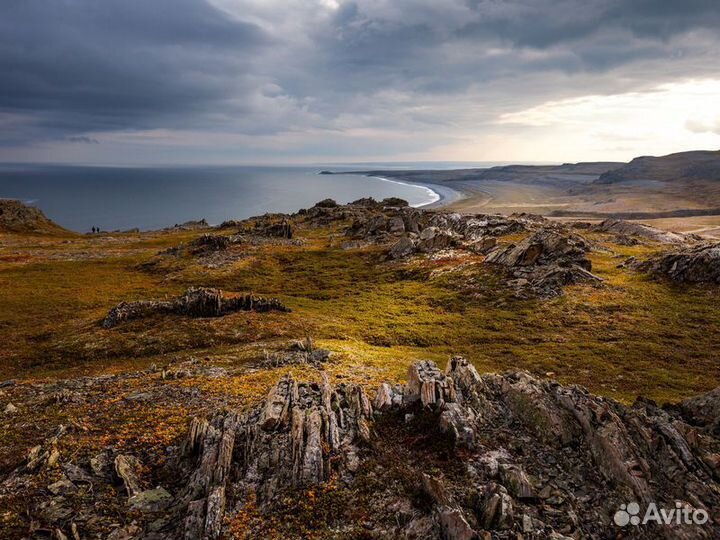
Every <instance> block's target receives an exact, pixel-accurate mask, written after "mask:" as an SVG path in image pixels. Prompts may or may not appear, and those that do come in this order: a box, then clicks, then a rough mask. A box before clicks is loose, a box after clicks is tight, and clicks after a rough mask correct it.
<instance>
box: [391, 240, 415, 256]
mask: <svg viewBox="0 0 720 540" xmlns="http://www.w3.org/2000/svg"><path fill="white" fill-rule="evenodd" d="M414 252H415V242H414V241H413V240H412V239H411V238H408V237H407V236H403V237H402V238H400V240H398V241H397V242H395V244H393V246H392V247H391V248H390V251H389V252H388V257H389V258H390V259H404V258H406V257H409V256H410V255H412V254H413V253H414Z"/></svg>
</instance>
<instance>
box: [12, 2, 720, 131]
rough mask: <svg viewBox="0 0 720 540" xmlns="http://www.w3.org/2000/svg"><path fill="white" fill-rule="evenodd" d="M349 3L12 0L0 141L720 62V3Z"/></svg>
mask: <svg viewBox="0 0 720 540" xmlns="http://www.w3.org/2000/svg"><path fill="white" fill-rule="evenodd" d="M335 4H336V5H335V6H334V7H333V6H332V2H331V1H330V0H285V1H281V0H212V3H211V2H210V0H104V1H102V2H98V1H97V0H5V2H4V3H3V10H2V16H0V69H1V70H2V77H0V132H1V133H0V145H11V144H23V143H27V142H28V141H48V140H65V141H71V140H74V139H73V138H76V139H77V140H82V139H81V138H82V137H87V138H88V139H92V140H96V138H95V136H93V134H95V133H103V132H125V131H133V130H148V129H169V130H182V131H185V132H191V131H197V132H202V131H215V132H220V131H226V132H229V133H235V134H271V133H281V132H283V131H285V130H290V131H293V132H295V133H297V132H303V131H304V130H318V129H321V130H329V131H333V130H334V131H336V132H338V133H341V132H343V131H344V130H346V129H349V128H357V127H362V128H375V127H378V126H380V125H382V124H383V123H384V124H385V125H387V124H388V123H389V122H390V121H392V122H394V123H395V125H398V126H404V127H406V128H408V129H414V127H415V126H417V125H426V126H435V125H440V124H443V123H447V124H452V123H453V122H457V121H460V120H461V119H462V117H463V116H468V115H467V114H465V113H464V111H463V110H462V109H463V107H464V108H467V105H468V103H471V104H472V106H473V111H474V114H476V115H477V116H474V117H473V119H474V120H476V121H483V120H488V119H491V118H493V117H497V116H498V115H500V114H502V113H503V112H506V111H508V110H514V109H517V108H518V107H524V106H531V105H533V104H535V103H536V102H538V101H542V100H550V99H562V98H564V97H571V96H573V95H575V94H579V93H587V92H588V90H589V89H590V90H591V91H592V92H594V93H612V92H615V91H625V90H634V89H639V88H643V87H649V86H652V85H653V84H659V83H662V82H666V81H667V80H672V79H680V78H683V77H688V76H693V77H703V76H712V75H714V74H716V73H717V70H718V69H720V67H718V66H720V64H719V63H718V62H717V50H718V43H719V41H720V38H719V37H718V36H717V31H716V29H717V28H718V27H720V8H718V6H717V1H716V0H712V1H710V0H707V1H704V0H685V1H683V2H678V1H676V0H632V1H627V0H524V1H513V0H506V1H501V0H454V1H450V0H448V1H447V2H438V1H437V0H412V1H411V0H355V1H353V0H344V1H342V0H341V1H338V2H335ZM217 6H220V7H217ZM221 8H222V9H221ZM611 72H612V75H611V76H607V77H605V78H603V79H600V78H598V77H599V76H600V75H603V74H609V73H611ZM518 81H520V82H518ZM556 81H557V82H556ZM438 98H442V101H438ZM456 99H457V100H458V104H457V107H456V108H455V109H452V107H451V105H452V103H453V102H454V101H455V100H456ZM458 119H460V120H458ZM8 126H9V127H8Z"/></svg>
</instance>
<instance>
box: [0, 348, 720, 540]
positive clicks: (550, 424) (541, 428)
mask: <svg viewBox="0 0 720 540" xmlns="http://www.w3.org/2000/svg"><path fill="white" fill-rule="evenodd" d="M220 376H222V375H220ZM719 400H720V393H718V390H715V391H713V392H710V393H708V394H705V395H703V396H699V397H697V398H693V399H690V400H687V401H685V402H682V403H680V404H677V405H674V406H669V407H666V408H660V407H658V406H657V405H656V404H654V403H652V402H648V401H645V400H638V401H637V402H636V403H635V404H634V405H633V406H632V407H625V406H623V405H620V404H618V403H617V402H614V401H612V400H609V399H605V398H601V397H598V396H594V395H592V394H590V393H588V392H587V391H586V390H584V389H582V388H580V387H576V386H563V385H560V384H558V383H556V382H553V381H548V380H540V379H537V378H535V377H532V376H530V375H529V374H527V373H524V372H520V373H505V374H483V375H481V374H479V373H478V372H477V371H476V370H475V368H474V367H473V366H472V364H470V363H469V362H468V361H466V360H465V359H463V358H461V357H453V358H452V359H451V360H450V361H449V362H448V365H447V367H446V368H445V370H444V371H441V370H440V369H439V368H438V367H437V366H436V365H435V364H434V363H433V362H430V361H423V362H418V363H415V364H413V365H411V366H410V369H409V372H408V375H407V382H406V384H404V385H397V384H390V383H384V384H382V385H381V386H380V388H379V389H378V390H377V392H376V393H375V396H374V398H372V399H371V397H370V396H368V395H367V393H366V391H365V390H364V388H363V387H361V386H357V385H353V384H345V383H338V384H333V383H331V382H330V380H329V378H328V377H327V375H325V374H324V373H321V380H320V382H317V383H315V382H301V381H298V380H296V379H295V378H294V377H292V376H291V375H287V376H284V377H282V378H281V379H280V380H279V381H278V382H277V384H276V385H275V386H273V387H272V388H271V389H270V391H269V392H268V394H267V396H266V398H265V400H264V401H263V403H261V404H259V405H258V406H257V407H254V408H252V409H250V410H248V411H239V410H218V411H217V413H216V414H214V415H211V416H209V417H207V418H193V419H191V420H190V419H189V428H188V433H187V436H186V438H185V441H184V443H183V444H182V446H181V447H180V448H179V449H177V451H173V452H172V455H175V456H177V457H176V458H175V459H174V461H173V464H171V465H170V466H171V467H172V468H173V470H174V471H175V472H174V475H175V476H177V477H178V478H180V479H182V480H181V482H180V484H179V486H178V487H176V488H175V489H174V490H172V491H171V490H169V489H166V488H165V487H163V486H156V487H154V488H150V489H147V488H145V486H144V482H143V481H142V476H143V472H142V471H143V470H145V469H147V468H148V467H153V466H154V465H153V464H152V463H141V462H140V461H139V460H138V458H136V457H134V456H133V455H128V454H124V453H120V452H115V451H113V450H112V449H109V450H108V451H106V452H103V453H101V454H99V455H98V456H96V457H94V458H92V459H91V460H90V461H89V462H87V463H86V462H82V461H81V462H74V460H73V458H72V456H69V455H63V454H62V453H61V452H60V451H59V450H58V448H59V445H58V442H59V441H60V440H61V439H62V438H63V437H67V436H68V433H69V432H71V431H72V430H73V429H74V428H72V427H71V428H70V429H68V428H65V427H62V426H61V427H60V428H59V429H58V430H57V432H56V433H55V434H54V435H53V436H52V437H51V438H49V439H48V440H47V441H45V442H44V443H43V444H41V445H39V446H37V447H34V448H33V449H32V450H31V451H30V453H29V454H28V456H27V459H26V460H25V461H24V463H23V464H22V465H21V466H20V467H19V468H18V469H16V470H15V471H13V472H12V473H10V474H9V475H8V476H7V477H5V478H3V479H2V480H0V496H2V495H3V494H7V493H8V492H17V491H18V490H22V489H23V486H29V485H30V483H31V480H32V479H33V478H35V477H36V476H37V475H39V474H41V473H42V471H45V470H49V469H57V468H59V469H60V470H61V471H63V476H62V477H61V479H60V480H57V481H55V483H53V484H52V485H49V486H48V488H47V490H46V491H45V495H43V496H42V497H40V498H36V499H34V500H33V501H32V504H31V505H30V513H31V515H32V516H34V519H36V520H38V524H37V525H36V528H37V530H38V531H41V530H42V531H51V534H52V535H54V537H55V538H70V537H73V536H75V535H77V536H75V537H78V536H79V537H82V538H92V537H94V536H93V533H92V530H93V523H94V522H95V521H98V518H97V516H96V517H93V516H94V514H93V512H94V511H93V506H92V505H91V504H89V503H88V502H87V500H86V501H85V506H83V507H81V508H72V507H71V506H69V505H70V502H69V501H70V500H72V496H71V493H72V492H73V490H77V486H78V485H80V484H82V483H86V484H88V485H94V486H95V490H94V491H90V492H89V493H90V495H86V497H87V496H89V497H91V498H92V493H93V492H97V493H100V492H102V491H103V487H102V486H103V485H104V484H106V483H108V482H112V481H115V482H117V483H119V485H120V486H122V490H123V493H124V497H125V498H126V499H125V500H126V503H125V510H121V512H126V513H127V516H128V518H129V517H130V516H133V518H132V520H128V521H127V522H126V523H127V524H126V525H123V526H117V528H116V529H115V530H114V531H113V532H112V533H111V534H110V535H109V536H108V538H113V539H116V540H117V539H120V538H124V539H139V538H143V539H156V540H160V539H168V540H169V539H176V538H188V539H189V538H207V539H213V538H219V537H221V536H222V535H223V534H224V533H225V532H227V531H226V528H227V527H228V526H230V525H229V524H231V523H232V521H233V518H234V517H235V516H237V515H241V514H242V513H243V512H246V511H247V506H248V505H252V506H253V507H254V508H257V510H256V511H257V512H260V514H261V515H266V516H268V517H270V516H272V515H274V513H275V512H278V511H281V510H280V509H281V508H282V505H283V504H284V501H286V500H287V498H288V497H293V496H295V495H293V494H294V493H298V491H297V490H300V492H302V490H303V489H307V488H310V487H312V486H323V485H326V484H328V483H334V484H335V485H336V486H338V487H337V488H336V489H341V490H345V491H347V493H353V494H355V495H354V496H355V497H357V500H356V501H355V505H369V506H368V507H367V508H366V511H367V512H368V515H370V516H371V518H370V521H367V522H365V523H363V528H364V529H365V530H366V531H367V532H368V534H371V535H372V537H373V538H418V539H419V538H444V539H448V540H458V539H467V540H472V539H480V538H493V539H505V538H507V539H511V538H512V539H519V538H526V539H527V538H530V539H533V538H536V539H549V538H552V539H555V540H561V539H568V538H574V539H580V538H588V539H605V538H611V537H612V538H615V537H616V535H617V534H620V535H623V534H625V533H627V534H628V536H623V537H627V538H639V539H648V540H650V539H657V538H667V539H688V540H689V539H712V538H716V537H717V535H718V534H719V533H720V521H719V520H720V458H719V456H720V439H718V432H717V416H716V415H714V413H713V412H712V411H717V410H718V407H720V401H719ZM400 473H402V474H401V476H402V478H405V480H403V482H401V483H398V482H397V481H396V480H393V478H394V477H395V476H397V475H398V474H400ZM371 477H372V478H373V480H372V482H371V483H370V484H368V481H369V479H370V478H371ZM367 490H371V491H370V492H369V493H366V492H367ZM363 493H366V494H367V495H368V496H367V497H365V496H363V495H362V494H363ZM370 493H371V495H370ZM630 502H637V503H638V504H639V505H640V506H642V507H645V506H647V505H648V504H649V503H651V502H654V503H656V504H657V505H659V506H661V507H663V508H676V507H678V505H679V507H680V508H687V509H689V510H688V511H690V512H691V513H692V512H695V513H696V514H697V515H705V513H706V515H707V518H708V519H707V522H706V523H705V524H703V525H692V526H687V525H678V524H675V523H673V524H671V525H657V524H652V523H651V524H648V525H643V526H637V527H633V528H631V529H622V528H620V527H618V526H617V525H615V524H614V523H613V515H614V513H615V512H616V511H618V509H620V508H621V505H622V504H628V503H630ZM120 508H122V506H121V507H120ZM336 519H337V520H338V522H337V526H338V527H339V528H338V529H337V530H338V533H339V535H340V537H344V536H342V534H343V533H342V530H343V527H347V526H348V525H349V523H348V522H347V520H348V518H347V517H343V516H342V515H338V516H337V517H336ZM247 532H248V533H250V532H251V531H247Z"/></svg>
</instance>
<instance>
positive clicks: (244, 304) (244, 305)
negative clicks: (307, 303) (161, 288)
mask: <svg viewBox="0 0 720 540" xmlns="http://www.w3.org/2000/svg"><path fill="white" fill-rule="evenodd" d="M236 311H259V312H266V311H285V312H288V311H290V310H289V309H288V308H287V307H285V306H284V305H283V304H282V302H280V301H279V300H277V299H276V298H263V297H259V296H254V295H252V294H246V295H242V296H227V297H226V296H225V294H224V293H223V291H221V290H220V289H209V288H205V287H191V288H189V289H188V290H187V291H186V292H185V294H183V295H182V296H179V297H177V298H175V299H173V300H165V301H163V300H141V301H138V302H120V304H118V305H117V306H115V307H114V308H113V309H111V310H110V312H109V313H108V314H107V316H106V317H105V319H104V320H103V323H102V325H103V327H104V328H113V327H114V326H117V325H118V324H120V323H122V322H125V321H130V320H134V319H142V318H145V317H150V316H152V315H157V314H176V315H185V316H188V317H221V316H223V315H227V314H229V313H234V312H236Z"/></svg>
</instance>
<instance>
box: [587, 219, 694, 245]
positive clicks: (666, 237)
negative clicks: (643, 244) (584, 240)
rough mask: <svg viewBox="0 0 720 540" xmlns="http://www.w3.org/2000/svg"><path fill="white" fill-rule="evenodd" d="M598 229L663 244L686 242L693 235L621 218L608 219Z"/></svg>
mask: <svg viewBox="0 0 720 540" xmlns="http://www.w3.org/2000/svg"><path fill="white" fill-rule="evenodd" d="M594 229H595V230H596V231H601V232H610V233H615V234H616V235H619V236H620V237H623V238H632V237H637V238H642V239H644V240H650V241H652V242H658V243H661V244H684V243H687V242H688V241H689V240H691V239H692V238H693V237H692V236H691V235H687V234H681V233H675V232H669V231H663V230H662V229H658V228H656V227H652V226H650V225H645V224H643V223H633V222H631V221H624V220H621V219H606V220H605V221H603V222H602V223H600V224H599V225H597V226H595V227H594Z"/></svg>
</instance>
